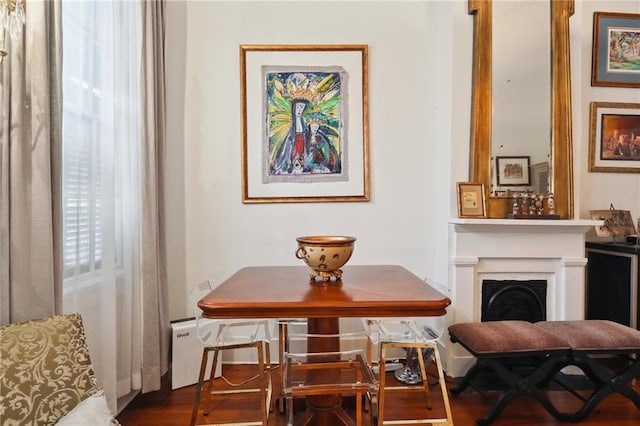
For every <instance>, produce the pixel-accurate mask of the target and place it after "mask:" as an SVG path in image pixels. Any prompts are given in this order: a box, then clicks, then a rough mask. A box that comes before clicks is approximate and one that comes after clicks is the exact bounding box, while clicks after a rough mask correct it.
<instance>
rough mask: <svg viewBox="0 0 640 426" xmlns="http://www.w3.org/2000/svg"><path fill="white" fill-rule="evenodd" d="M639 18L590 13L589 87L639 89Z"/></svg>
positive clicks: (632, 15)
mask: <svg viewBox="0 0 640 426" xmlns="http://www.w3.org/2000/svg"><path fill="white" fill-rule="evenodd" d="M638 43H640V14H635V13H610V12H594V14H593V52H592V70H591V85H592V86H611V87H635V88H640V55H639V54H638V48H637V46H638Z"/></svg>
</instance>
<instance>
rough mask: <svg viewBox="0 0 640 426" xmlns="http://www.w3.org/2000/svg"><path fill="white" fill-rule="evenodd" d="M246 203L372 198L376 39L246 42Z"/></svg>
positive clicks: (243, 96) (242, 95) (242, 64)
mask: <svg viewBox="0 0 640 426" xmlns="http://www.w3.org/2000/svg"><path fill="white" fill-rule="evenodd" d="M240 81H241V93H240V98H241V104H242V202H243V203H301V202H336V201H369V140H368V139H369V135H368V128H369V125H368V119H369V113H368V46H367V45H361V44H358V45H241V46H240Z"/></svg>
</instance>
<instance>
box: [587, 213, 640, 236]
mask: <svg viewBox="0 0 640 426" xmlns="http://www.w3.org/2000/svg"><path fill="white" fill-rule="evenodd" d="M589 213H591V219H595V220H603V221H604V224H603V226H595V231H596V235H597V236H598V237H620V236H623V237H624V236H627V235H636V227H635V226H634V225H633V219H632V218H631V211H629V210H615V209H608V210H590V211H589Z"/></svg>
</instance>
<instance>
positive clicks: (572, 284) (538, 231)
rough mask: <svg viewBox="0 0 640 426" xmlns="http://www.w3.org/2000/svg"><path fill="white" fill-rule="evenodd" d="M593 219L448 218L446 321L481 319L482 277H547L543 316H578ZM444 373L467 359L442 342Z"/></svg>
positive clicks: (457, 372)
mask: <svg viewBox="0 0 640 426" xmlns="http://www.w3.org/2000/svg"><path fill="white" fill-rule="evenodd" d="M602 224H603V223H602V221H597V220H586V219H577V220H550V219H471V218H452V219H449V287H450V290H451V301H452V304H451V306H450V308H449V313H448V315H447V317H448V322H449V323H450V324H455V323H460V322H477V321H480V320H481V299H482V281H483V280H487V279H488V280H531V279H543V280H546V281H547V319H548V320H568V319H582V318H583V317H584V300H585V290H584V289H585V286H584V266H585V265H586V263H587V259H586V257H585V233H586V232H587V231H588V230H589V229H590V228H592V227H593V226H596V225H602ZM443 345H445V347H446V354H447V356H446V359H447V365H448V369H449V370H450V371H449V374H453V375H454V376H461V375H463V374H464V372H465V371H466V370H467V369H468V367H469V366H470V365H471V363H472V361H473V359H472V357H471V356H470V355H469V354H468V353H467V352H466V351H464V350H462V349H461V348H460V347H459V345H452V344H451V343H450V342H448V341H446V342H443Z"/></svg>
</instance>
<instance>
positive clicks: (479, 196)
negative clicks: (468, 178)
mask: <svg viewBox="0 0 640 426" xmlns="http://www.w3.org/2000/svg"><path fill="white" fill-rule="evenodd" d="M457 186H458V217H486V216H487V212H486V207H485V200H484V185H483V184H482V183H478V182H458V184H457Z"/></svg>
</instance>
